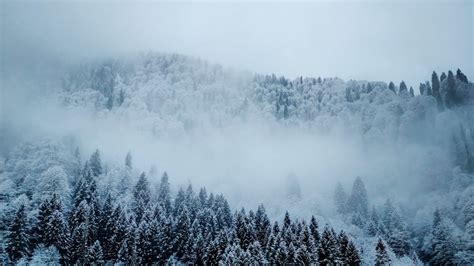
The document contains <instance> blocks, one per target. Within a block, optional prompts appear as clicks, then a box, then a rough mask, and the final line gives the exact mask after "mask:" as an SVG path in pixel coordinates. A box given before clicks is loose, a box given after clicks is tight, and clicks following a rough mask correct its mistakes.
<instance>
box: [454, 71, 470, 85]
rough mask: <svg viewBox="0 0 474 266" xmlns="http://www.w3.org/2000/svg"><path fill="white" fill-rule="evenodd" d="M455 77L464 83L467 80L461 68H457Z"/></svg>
mask: <svg viewBox="0 0 474 266" xmlns="http://www.w3.org/2000/svg"><path fill="white" fill-rule="evenodd" d="M456 78H457V79H458V80H460V81H462V82H464V83H466V84H468V83H469V82H468V80H467V77H466V75H464V73H462V71H461V69H459V68H458V70H457V71H456Z"/></svg>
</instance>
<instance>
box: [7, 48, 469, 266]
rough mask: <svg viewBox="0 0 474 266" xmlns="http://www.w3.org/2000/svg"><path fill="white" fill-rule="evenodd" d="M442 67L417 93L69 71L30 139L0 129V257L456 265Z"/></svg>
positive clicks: (372, 86)
mask: <svg viewBox="0 0 474 266" xmlns="http://www.w3.org/2000/svg"><path fill="white" fill-rule="evenodd" d="M446 73H447V74H446ZM446 73H445V72H441V74H440V75H439V76H438V74H437V72H435V71H433V73H432V75H431V77H429V78H428V80H429V81H426V82H424V83H421V84H419V86H418V89H417V90H416V91H415V89H414V88H413V87H412V86H410V87H409V86H408V85H407V84H406V83H405V82H404V81H401V82H400V83H399V85H395V83H394V82H389V83H388V84H387V83H385V82H381V81H370V82H369V81H355V80H349V81H343V80H342V79H339V78H319V77H317V78H312V77H297V78H294V79H289V78H286V77H283V76H282V77H277V76H276V75H274V74H272V75H261V74H253V73H247V72H238V71H234V70H230V69H226V68H224V67H222V66H220V65H215V64H211V63H208V62H207V61H204V60H201V59H196V58H192V57H188V56H182V55H175V54H157V53H147V54H142V55H139V56H136V57H132V58H113V59H105V60H98V61H93V62H88V63H84V64H80V65H74V66H73V67H71V68H69V69H67V71H65V73H62V75H61V78H60V79H58V80H56V81H55V82H53V83H52V84H53V85H51V84H49V83H48V88H47V89H45V90H47V91H48V93H41V94H39V95H37V96H34V99H35V104H32V105H31V106H29V107H28V108H31V109H32V110H34V112H31V113H32V115H31V117H30V119H31V121H29V122H28V123H29V125H30V126H31V125H32V128H28V126H25V125H21V126H19V124H18V123H17V122H11V121H7V122H6V123H4V124H3V128H2V129H1V132H2V133H3V134H2V135H3V136H4V137H5V139H7V140H2V142H1V145H2V146H1V151H2V152H1V153H0V156H1V157H0V240H1V245H0V259H1V261H2V263H3V264H18V265H28V264H32V265H44V264H48V265H56V264H79V265H83V264H87V265H88V264H96V265H102V264H118V265H122V264H124V265H134V264H144V265H151V264H198V265H216V264H222V265H229V264H239V265H240V264H242V265H244V264H245V265H247V264H299V265H300V264H301V265H310V264H316V265H423V264H428V265H472V264H473V263H474V184H473V178H474V132H473V130H474V115H473V114H474V108H473V107H474V88H473V83H472V82H470V81H469V80H468V78H467V77H466V75H465V74H463V72H462V71H461V70H460V69H457V70H456V71H451V70H449V71H447V72H446ZM25 109H27V107H26V106H25ZM33 113H34V114H33ZM45 121H51V122H45ZM40 123H41V126H39V125H40ZM33 129H34V130H33ZM131 132H132V133H133V134H131ZM223 143H224V144H223ZM229 143H230V144H229ZM322 143H323V144H322ZM318 149H319V150H318ZM314 150H316V151H314ZM89 154H91V155H90V156H89ZM234 154H236V155H234ZM251 154H255V157H252V156H251ZM275 154H276V155H275ZM124 157H125V159H124ZM246 157H249V158H246ZM260 157H262V158H260ZM259 158H260V159H259ZM146 169H150V170H146ZM321 169H322V170H321ZM161 173H163V174H161ZM167 173H170V177H171V180H173V182H170V178H169V176H168V174H167ZM175 176H176V178H175ZM174 180H176V181H174ZM171 183H173V184H171ZM196 186H197V187H202V188H200V189H197V190H195V189H194V187H196ZM348 187H350V190H348V189H347V188H348ZM250 194H252V195H250ZM228 199H229V200H228Z"/></svg>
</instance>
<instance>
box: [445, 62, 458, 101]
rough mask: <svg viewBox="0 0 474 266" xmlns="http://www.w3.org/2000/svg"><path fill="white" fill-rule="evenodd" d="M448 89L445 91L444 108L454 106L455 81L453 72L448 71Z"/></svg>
mask: <svg viewBox="0 0 474 266" xmlns="http://www.w3.org/2000/svg"><path fill="white" fill-rule="evenodd" d="M447 82H448V87H447V91H446V107H448V108H452V107H454V106H455V104H456V101H457V99H456V80H455V79H454V75H453V72H452V71H451V70H450V71H448V78H447Z"/></svg>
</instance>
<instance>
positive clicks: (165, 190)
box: [158, 172, 171, 213]
mask: <svg viewBox="0 0 474 266" xmlns="http://www.w3.org/2000/svg"><path fill="white" fill-rule="evenodd" d="M158 203H159V204H161V205H162V206H163V209H164V210H165V211H166V212H167V213H169V212H170V211H171V195H170V184H169V182H168V174H167V173H166V172H164V173H163V176H162V177H161V183H160V188H159V189H158Z"/></svg>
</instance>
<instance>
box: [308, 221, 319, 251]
mask: <svg viewBox="0 0 474 266" xmlns="http://www.w3.org/2000/svg"><path fill="white" fill-rule="evenodd" d="M309 230H310V233H311V236H312V237H313V240H314V244H315V245H319V242H320V235H319V231H318V222H317V221H316V218H314V216H311V221H310V224H309Z"/></svg>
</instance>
